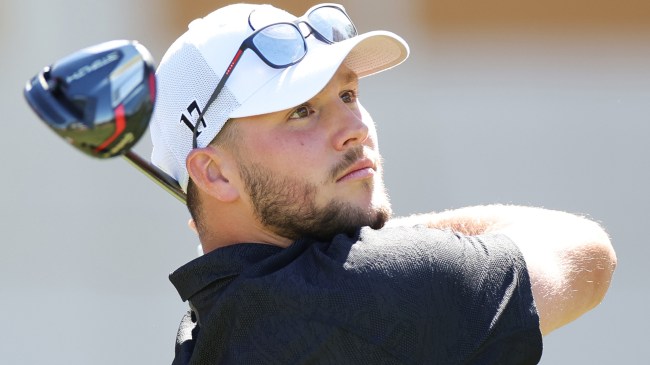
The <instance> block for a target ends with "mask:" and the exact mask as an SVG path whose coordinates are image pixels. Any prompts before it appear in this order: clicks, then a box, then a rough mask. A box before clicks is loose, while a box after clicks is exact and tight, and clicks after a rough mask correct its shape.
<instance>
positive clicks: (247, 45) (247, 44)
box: [192, 3, 358, 149]
mask: <svg viewBox="0 0 650 365" xmlns="http://www.w3.org/2000/svg"><path fill="white" fill-rule="evenodd" d="M323 8H334V9H336V10H338V11H340V12H341V13H342V14H343V15H345V17H346V18H347V19H348V21H349V22H350V25H351V26H352V29H353V30H354V33H353V36H352V37H354V36H356V35H357V34H358V33H357V28H356V27H355V26H354V23H353V22H352V19H350V16H348V14H347V13H346V12H345V10H344V9H343V8H342V7H341V6H339V5H338V4H330V3H327V4H320V5H316V6H314V7H312V8H311V9H309V10H307V12H306V13H305V15H303V16H301V17H300V18H298V19H296V21H295V22H278V23H273V24H269V25H267V26H264V27H262V28H260V29H257V30H255V28H254V27H253V25H252V24H251V20H250V16H249V18H248V24H249V26H250V27H251V29H253V30H255V31H254V32H253V34H251V35H250V36H248V37H247V38H246V39H245V40H244V41H243V42H242V44H241V45H240V46H239V49H238V50H237V53H236V54H235V57H233V59H232V61H230V64H229V65H228V67H227V68H226V72H225V73H224V74H223V76H222V77H221V80H219V83H218V84H217V86H216V87H215V89H214V91H213V92H212V95H210V98H209V99H208V101H207V103H205V107H204V108H203V111H201V113H200V115H199V117H198V119H197V121H196V123H195V124H194V129H193V131H192V148H193V149H194V148H197V147H198V143H197V137H198V135H199V134H200V132H199V131H198V130H199V124H200V123H202V124H203V126H204V127H205V126H206V123H205V121H204V120H203V116H204V115H205V113H206V112H207V111H208V108H209V107H210V105H212V103H213V102H214V101H215V100H216V99H217V97H218V96H219V94H220V93H221V90H222V89H223V88H224V86H225V84H226V81H227V80H228V78H229V77H230V74H231V73H232V71H233V70H234V69H235V66H236V65H237V63H238V62H239V60H240V59H241V56H242V54H243V53H244V51H245V50H246V49H251V50H253V51H254V52H255V54H257V56H258V57H259V58H260V59H261V60H262V61H264V63H266V64H267V65H268V66H269V67H272V68H276V69H280V68H287V67H290V66H293V65H295V64H297V63H298V62H300V61H302V59H303V58H304V57H305V55H307V42H306V40H305V38H306V37H308V36H309V35H310V34H313V35H314V37H315V38H316V39H318V40H319V41H321V42H323V43H326V44H333V43H336V41H333V40H329V39H327V38H326V37H325V36H324V35H322V34H321V33H320V32H319V31H318V30H317V29H316V28H315V27H314V26H313V25H311V24H310V23H309V16H311V15H312V14H313V13H314V12H315V11H317V10H319V9H323ZM251 14H252V13H251ZM300 24H305V25H307V26H308V27H309V29H310V33H309V34H307V35H304V34H303V33H302V31H301V29H300V26H299V25H300ZM277 26H290V27H293V28H294V29H295V31H296V32H297V34H298V35H299V38H300V39H301V40H302V44H303V52H302V55H301V56H300V57H298V58H297V59H296V60H295V61H292V62H289V63H284V64H277V63H274V62H271V61H270V60H269V59H268V58H267V57H266V56H264V54H263V52H262V51H261V50H260V49H259V48H258V47H257V46H256V45H255V42H253V39H254V38H255V37H256V36H257V35H259V34H260V33H261V32H263V31H265V30H267V29H268V28H270V27H277Z"/></svg>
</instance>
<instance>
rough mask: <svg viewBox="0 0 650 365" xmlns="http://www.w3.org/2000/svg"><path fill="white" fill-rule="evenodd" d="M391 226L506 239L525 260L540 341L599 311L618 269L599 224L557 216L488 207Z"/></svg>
mask: <svg viewBox="0 0 650 365" xmlns="http://www.w3.org/2000/svg"><path fill="white" fill-rule="evenodd" d="M389 224H390V225H413V224H426V225H428V226H429V227H431V228H442V229H445V228H449V229H452V230H454V231H456V232H459V233H462V234H466V235H477V234H482V233H502V234H505V235H507V236H508V237H510V239H512V240H513V241H514V242H515V244H516V245H517V246H518V247H519V249H520V250H521V252H522V254H523V256H524V259H525V260H526V265H527V267H528V273H529V275H530V279H531V284H532V291H533V297H534V299H535V303H536V305H537V309H538V311H539V315H540V326H541V330H542V334H544V335H546V334H548V333H550V332H551V331H553V330H555V329H557V328H559V327H561V326H563V325H565V324H567V323H569V322H571V321H573V320H575V319H576V318H578V317H579V316H581V315H582V314H584V313H585V312H587V311H589V310H591V309H592V308H594V307H595V306H596V305H598V304H599V303H600V302H601V301H602V299H603V298H604V296H605V293H606V292H607V289H608V288H609V283H610V280H611V277H612V274H613V271H614V268H615V267H616V254H615V253H614V249H613V248H612V246H611V243H610V241H609V237H608V236H607V234H606V233H605V231H604V230H603V229H602V228H601V227H600V226H599V225H598V224H596V223H594V222H592V221H590V220H588V219H585V218H582V217H579V216H575V215H572V214H568V213H564V212H559V211H552V210H545V209H539V208H529V207H519V206H505V205H491V206H478V207H469V208H463V209H457V210H450V211H445V212H442V213H438V214H422V215H414V216H411V217H406V218H398V219H396V220H394V221H391V222H390V223H389Z"/></svg>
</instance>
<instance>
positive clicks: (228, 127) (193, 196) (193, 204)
mask: <svg viewBox="0 0 650 365" xmlns="http://www.w3.org/2000/svg"><path fill="white" fill-rule="evenodd" d="M234 125H235V123H234V122H233V121H232V119H228V120H227V121H226V123H225V124H224V126H223V128H221V130H220V131H219V133H217V135H216V136H215V137H214V139H213V140H212V141H210V143H208V145H209V146H219V147H222V148H225V149H228V150H231V151H232V150H233V149H234V148H235V147H236V140H237V139H238V137H239V133H238V131H237V128H235V127H234ZM186 204H187V210H189V212H190V216H191V217H192V219H193V220H194V223H195V224H196V228H197V230H198V232H199V233H201V232H202V231H203V226H202V224H203V218H202V216H203V214H202V209H201V199H200V194H199V189H198V187H197V186H196V184H194V182H193V181H192V177H191V176H190V178H189V181H188V183H187V198H186Z"/></svg>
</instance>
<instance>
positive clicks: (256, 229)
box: [198, 207, 294, 253]
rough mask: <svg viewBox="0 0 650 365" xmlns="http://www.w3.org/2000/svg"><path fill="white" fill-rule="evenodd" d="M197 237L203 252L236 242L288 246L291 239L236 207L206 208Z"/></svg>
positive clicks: (291, 241)
mask: <svg viewBox="0 0 650 365" xmlns="http://www.w3.org/2000/svg"><path fill="white" fill-rule="evenodd" d="M204 213H205V214H204V216H203V217H202V218H203V220H204V222H203V223H202V224H201V226H202V227H201V228H200V229H199V232H198V233H199V239H200V241H201V246H202V248H203V252H204V253H208V252H210V251H213V250H216V249H218V248H221V247H226V246H230V245H234V244H238V243H262V244H268V245H274V246H279V247H283V248H284V247H288V246H289V245H291V244H292V243H293V241H294V240H293V239H290V238H286V237H282V236H280V235H277V234H275V233H273V232H272V231H270V230H269V229H268V228H267V227H265V226H263V225H262V224H261V223H260V222H259V221H258V220H257V219H254V217H253V215H251V214H250V213H249V214H246V213H242V212H240V211H239V210H237V209H232V207H230V209H228V210H227V212H226V211H225V210H223V211H222V210H220V209H206V210H205V211H204Z"/></svg>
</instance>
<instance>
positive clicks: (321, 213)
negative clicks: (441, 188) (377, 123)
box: [240, 147, 392, 241]
mask: <svg viewBox="0 0 650 365" xmlns="http://www.w3.org/2000/svg"><path fill="white" fill-rule="evenodd" d="M362 155H363V148H362V147H359V148H358V149H352V150H350V151H348V153H346V155H345V156H344V158H343V160H342V162H341V163H339V164H338V165H337V166H335V167H334V168H333V169H332V171H330V174H329V175H328V176H330V178H332V177H335V176H337V175H338V174H339V173H340V172H342V171H344V170H345V169H347V168H348V167H349V166H351V165H352V164H353V163H354V162H356V161H357V160H358V159H359V158H361V156H362ZM240 166H241V172H242V173H241V175H242V176H241V177H242V180H243V182H244V184H245V186H246V190H247V192H248V194H249V195H250V197H251V202H252V205H253V210H254V213H255V215H256V216H257V218H258V219H259V220H260V222H261V223H262V224H263V225H264V226H266V227H267V228H268V229H270V230H271V231H272V232H274V233H275V234H278V235H280V236H282V237H286V238H289V239H292V240H296V239H298V238H301V237H311V238H315V239H318V240H321V241H329V240H331V239H332V238H333V237H334V236H335V235H337V234H340V233H344V234H348V235H351V234H353V233H354V232H355V231H356V230H357V229H358V228H359V227H363V226H369V227H371V228H373V229H379V228H381V227H383V226H384V224H385V223H386V221H388V219H389V218H390V216H391V214H392V210H391V207H390V203H389V200H388V195H387V194H386V189H385V187H384V184H383V182H382V179H381V175H379V178H377V179H374V180H372V181H363V182H362V183H363V184H364V186H363V187H364V189H366V190H368V191H369V192H370V194H372V202H373V203H372V205H371V206H370V207H369V208H362V207H358V206H354V205H352V204H351V203H349V202H346V201H341V200H336V199H333V200H330V201H329V202H328V203H326V204H325V206H318V205H317V204H316V195H317V192H318V185H317V184H312V183H310V182H308V181H306V180H304V179H301V178H299V177H295V176H277V174H274V173H273V172H271V171H270V170H269V169H266V168H264V167H263V166H262V165H260V164H256V163H250V162H248V163H246V162H244V163H241V164H240Z"/></svg>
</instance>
